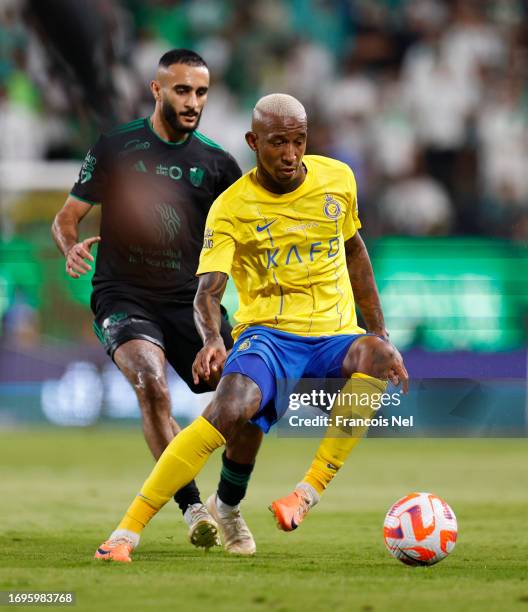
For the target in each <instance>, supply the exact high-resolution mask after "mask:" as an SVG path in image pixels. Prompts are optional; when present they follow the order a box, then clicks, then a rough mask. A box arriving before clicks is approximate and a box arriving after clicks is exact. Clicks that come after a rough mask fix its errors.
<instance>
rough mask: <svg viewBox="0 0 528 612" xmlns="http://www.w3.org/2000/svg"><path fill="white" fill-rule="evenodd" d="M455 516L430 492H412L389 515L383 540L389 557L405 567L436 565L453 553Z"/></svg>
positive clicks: (395, 505)
mask: <svg viewBox="0 0 528 612" xmlns="http://www.w3.org/2000/svg"><path fill="white" fill-rule="evenodd" d="M457 533H458V528H457V520H456V517H455V513H454V512H453V510H451V508H450V507H449V505H448V504H447V503H446V502H445V501H444V500H443V499H440V498H439V497H437V496H436V495H432V494H431V493H410V494H409V495H406V496H405V497H402V498H401V499H399V500H398V501H397V502H396V503H395V504H394V505H393V506H392V507H391V508H390V510H389V511H388V512H387V516H386V517H385V522H384V523H383V537H384V539H385V545H386V546H387V548H388V550H389V552H390V554H391V555H392V556H393V557H394V558H396V559H399V560H400V561H401V562H402V563H405V564H406V565H434V564H435V563H438V562H439V561H441V560H442V559H444V558H445V557H447V555H448V554H449V553H450V552H451V551H452V550H453V548H454V547H455V542H456V539H457Z"/></svg>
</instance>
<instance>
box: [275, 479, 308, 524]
mask: <svg viewBox="0 0 528 612" xmlns="http://www.w3.org/2000/svg"><path fill="white" fill-rule="evenodd" d="M311 507H312V504H311V500H310V497H309V496H308V494H307V493H306V491H303V490H302V489H295V491H294V492H293V493H290V494H289V495H286V497H281V498H280V499H277V500H275V501H274V502H273V503H272V504H271V506H270V507H269V509H270V510H271V512H273V514H274V515H275V520H276V521H277V527H278V528H279V529H282V530H283V531H293V530H294V529H297V527H298V526H299V525H300V524H301V523H302V522H303V520H304V517H305V516H306V515H307V514H308V511H309V510H310V508H311Z"/></svg>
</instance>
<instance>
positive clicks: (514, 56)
mask: <svg viewBox="0 0 528 612" xmlns="http://www.w3.org/2000/svg"><path fill="white" fill-rule="evenodd" d="M33 4H35V5H37V4H38V3H33ZM40 4H44V5H45V6H46V10H47V11H50V10H52V9H53V6H54V2H51V3H40ZM80 4H81V5H82V4H83V3H82V2H81V3H80ZM88 5H89V7H88V11H87V13H88V14H90V15H91V16H92V18H94V13H96V12H98V16H97V19H98V21H99V28H98V33H99V37H100V39H99V41H98V42H99V44H100V45H101V49H100V63H99V64H97V63H94V66H95V67H98V66H99V67H100V66H102V65H103V64H104V65H105V66H107V67H108V70H109V74H110V75H111V78H110V79H109V80H106V81H105V79H103V78H102V77H100V83H99V86H100V87H101V90H105V91H106V92H107V93H108V99H110V103H111V104H113V108H112V109H111V108H110V107H109V106H107V107H106V108H105V107H104V106H103V105H102V103H103V102H104V99H103V98H104V95H103V94H101V93H99V95H100V98H101V99H100V100H96V101H95V104H99V107H98V110H99V112H100V114H101V115H102V116H103V117H104V118H105V119H106V120H108V117H109V116H110V117H112V116H113V115H112V113H111V112H110V111H112V112H115V114H116V116H117V117H116V118H121V119H123V120H127V119H129V118H130V117H137V116H143V115H146V114H148V113H149V112H150V111H151V109H152V100H151V95H150V91H149V88H148V84H149V82H150V79H151V78H152V76H153V74H154V70H155V67H156V64H157V60H158V59H159V57H160V56H161V55H162V54H163V53H164V51H166V50H167V49H168V48H171V47H178V46H185V47H190V48H193V49H196V50H198V51H199V52H200V53H202V54H203V56H204V57H205V58H206V60H207V61H208V63H209V64H210V67H211V72H212V76H213V87H212V90H211V96H210V99H209V102H208V107H207V110H206V113H205V116H204V121H203V125H202V129H203V130H204V131H205V132H206V133H207V134H208V135H209V136H210V137H211V138H213V139H215V140H217V141H218V142H219V143H220V144H222V145H224V146H225V147H226V148H228V149H229V150H230V151H232V152H233V154H234V155H235V156H236V157H237V158H238V159H239V160H240V161H241V163H242V165H243V166H244V167H245V168H248V167H249V166H250V165H251V163H252V160H251V158H250V157H249V154H248V151H247V149H246V145H245V142H244V141H243V138H242V134H243V133H244V131H245V130H246V129H247V126H248V117H249V110H250V109H251V107H252V105H253V104H254V103H255V101H256V100H257V99H258V97H259V96H260V95H263V94H265V93H269V92H273V91H287V92H289V93H291V94H293V95H295V96H297V97H298V98H299V99H300V100H301V101H302V102H303V103H304V104H305V106H306V108H307V109H308V111H309V117H310V151H311V152H314V153H321V154H325V155H330V156H332V157H336V158H338V159H341V160H343V161H345V162H347V163H349V164H350V165H351V167H352V168H353V169H354V171H355V172H356V175H357V177H358V183H359V189H360V197H361V207H362V214H363V216H366V217H368V222H367V223H365V232H366V234H367V235H370V236H376V235H386V234H387V233H397V234H409V235H447V234H463V235H467V234H482V235H486V236H502V237H511V238H514V239H517V240H526V239H527V238H528V172H526V168H527V167H528V91H527V82H528V78H527V77H528V20H527V17H528V15H527V11H528V8H527V7H528V3H526V2H525V1H523V0H374V1H373V0H253V1H252V2H246V1H244V0H183V1H179V2H178V1H174V0H150V1H147V0H121V1H120V2H107V1H104V0H102V1H101V0H92V2H90V3H88ZM0 6H1V7H2V8H1V10H0V49H1V51H2V60H1V63H0V104H1V107H0V108H1V124H0V158H1V159H4V160H22V159H35V158H37V159H57V158H60V159H64V158H75V159H79V158H82V157H83V156H84V153H85V151H86V149H87V148H88V147H89V146H90V144H91V141H92V140H93V137H94V131H95V130H96V129H97V128H98V127H100V126H98V125H97V122H95V125H94V121H93V117H90V116H89V115H87V113H86V105H85V101H86V99H85V98H86V96H85V95H84V92H81V93H79V92H80V90H79V89H78V88H77V89H76V88H75V84H76V83H75V81H76V80H77V81H79V76H81V78H82V75H79V74H77V75H74V74H72V75H68V77H69V78H65V72H66V70H65V66H64V65H63V64H64V62H61V61H60V59H59V58H58V57H57V55H56V54H54V53H53V52H50V49H51V50H53V43H52V42H50V41H49V40H46V34H44V35H40V36H39V35H38V34H37V32H38V24H37V25H35V22H34V19H33V18H34V15H32V3H26V2H24V0H3V2H1V3H0ZM82 17H83V15H79V18H82ZM59 18H60V17H59ZM47 35H48V36H49V32H48V33H47ZM95 42H96V41H94V43H95ZM94 47H95V44H94ZM94 47H92V50H93V49H94ZM86 52H87V54H89V50H87V51H86ZM61 64H62V65H61ZM99 71H100V72H102V70H101V69H100V70H99ZM88 78H89V77H88ZM93 81H94V82H96V79H95V78H93ZM77 84H78V83H77ZM93 90H94V88H93V87H92V92H93V93H94V95H97V92H96V91H95V92H94V91H93Z"/></svg>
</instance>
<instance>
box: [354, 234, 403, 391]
mask: <svg viewBox="0 0 528 612" xmlns="http://www.w3.org/2000/svg"><path fill="white" fill-rule="evenodd" d="M345 255H346V262H347V269H348V275H349V277H350V283H351V285H352V291H353V292H354V300H355V302H356V304H357V305H358V306H359V309H360V311H361V314H362V315H363V319H364V320H365V323H366V325H367V331H369V332H371V333H374V334H376V335H377V336H380V337H381V338H383V339H384V340H386V341H387V342H390V340H389V332H388V331H387V329H386V327H385V319H384V318H383V310H382V308H381V301H380V297H379V293H378V287H377V286H376V280H375V279H374V271H373V270H372V263H371V262H370V257H369V254H368V251H367V247H366V246H365V243H364V242H363V239H362V238H361V236H360V235H359V232H357V231H356V232H355V234H354V235H353V236H352V237H351V238H349V239H348V240H347V241H346V242H345ZM389 379H390V381H391V382H392V383H393V384H395V385H398V384H399V383H400V382H402V384H403V389H404V391H406V390H407V385H408V380H409V375H408V373H407V370H406V368H405V365H404V363H403V359H402V356H401V355H400V353H399V351H398V350H397V349H396V347H394V362H393V365H392V368H391V370H390V372H389Z"/></svg>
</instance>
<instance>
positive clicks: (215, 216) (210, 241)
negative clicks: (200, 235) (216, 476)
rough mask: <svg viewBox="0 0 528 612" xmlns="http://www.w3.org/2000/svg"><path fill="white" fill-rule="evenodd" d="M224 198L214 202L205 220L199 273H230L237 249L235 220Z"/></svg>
mask: <svg viewBox="0 0 528 612" xmlns="http://www.w3.org/2000/svg"><path fill="white" fill-rule="evenodd" d="M228 213H229V211H228V210H227V206H226V203H225V200H224V199H223V198H219V199H217V200H215V201H214V202H213V205H212V206H211V209H210V210H209V214H208V215H207V221H206V222H205V231H204V241H203V246H202V252H201V253H200V263H199V265H198V270H197V272H196V274H197V275H200V274H207V272H224V273H225V274H230V272H231V266H232V264H233V257H234V255H235V250H236V239H235V231H234V225H233V221H232V219H231V217H230V215H229V214H228Z"/></svg>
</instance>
